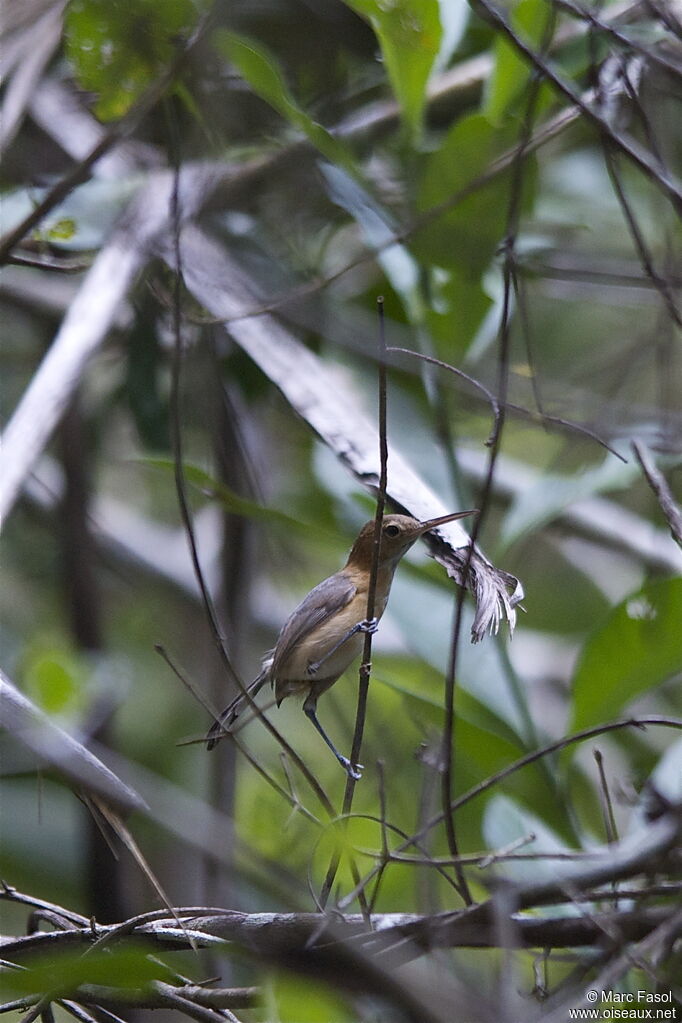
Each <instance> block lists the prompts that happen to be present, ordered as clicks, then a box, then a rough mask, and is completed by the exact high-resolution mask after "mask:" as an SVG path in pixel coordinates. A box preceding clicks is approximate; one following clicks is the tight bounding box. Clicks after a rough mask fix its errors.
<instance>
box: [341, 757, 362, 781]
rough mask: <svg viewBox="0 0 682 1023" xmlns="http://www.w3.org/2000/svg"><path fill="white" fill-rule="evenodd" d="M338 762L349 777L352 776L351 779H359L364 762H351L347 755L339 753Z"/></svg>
mask: <svg viewBox="0 0 682 1023" xmlns="http://www.w3.org/2000/svg"><path fill="white" fill-rule="evenodd" d="M339 763H340V764H341V767H342V768H343V769H344V771H345V772H346V774H347V775H348V777H349V778H352V779H353V781H360V779H361V778H362V772H363V771H364V769H365V765H364V764H351V762H350V760H349V759H348V757H344V756H341V754H339Z"/></svg>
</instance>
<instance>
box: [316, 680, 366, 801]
mask: <svg viewBox="0 0 682 1023" xmlns="http://www.w3.org/2000/svg"><path fill="white" fill-rule="evenodd" d="M303 711H304V713H305V715H306V717H307V718H309V720H310V721H312V723H313V725H314V726H315V728H316V729H317V730H318V732H319V733H320V735H321V736H322V738H323V739H324V741H325V742H326V743H327V745H328V746H329V749H330V750H331V751H332V753H333V754H334V756H335V757H336V759H337V760H338V762H339V763H340V764H341V767H342V768H343V769H344V771H345V772H346V774H347V775H348V776H349V777H350V778H352V779H353V780H354V781H359V780H360V778H362V764H355V765H354V764H351V762H350V760H349V759H348V757H344V756H343V754H342V753H339V751H338V750H337V748H336V746H335V745H334V743H333V742H332V741H331V739H330V738H329V736H328V735H327V733H326V732H325V730H324V728H323V727H322V725H321V724H320V722H319V721H318V720H317V697H316V696H314V695H313V693H312V692H311V693H310V694H309V695H308V696H307V697H306V700H305V703H304V704H303Z"/></svg>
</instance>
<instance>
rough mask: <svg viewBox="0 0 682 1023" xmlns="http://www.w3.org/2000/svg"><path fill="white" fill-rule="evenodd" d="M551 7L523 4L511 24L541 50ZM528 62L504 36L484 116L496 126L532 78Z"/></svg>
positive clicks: (530, 0)
mask: <svg viewBox="0 0 682 1023" xmlns="http://www.w3.org/2000/svg"><path fill="white" fill-rule="evenodd" d="M550 14H551V6H550V5H549V4H547V3H545V0H520V3H518V4H517V5H516V7H515V9H514V12H513V14H512V17H511V23H512V26H513V28H514V29H515V31H516V32H517V33H518V34H519V35H520V37H521V38H522V39H523V40H524V41H526V42H529V43H531V44H532V45H533V46H534V47H537V46H538V45H539V44H540V43H541V42H542V38H543V35H544V32H545V26H546V24H547V19H548V17H549V16H550ZM530 73H531V72H530V69H529V67H528V63H527V61H525V60H524V58H523V57H521V56H520V54H519V51H518V50H517V48H516V47H515V46H514V44H513V43H511V42H509V41H508V40H507V39H505V38H503V37H502V36H498V38H497V40H496V42H495V68H494V71H493V73H492V75H491V76H490V78H489V80H488V85H487V88H486V94H485V101H484V104H483V112H484V113H485V115H486V117H488V118H489V119H490V120H491V121H492V122H493V124H496V125H498V124H500V122H501V121H502V119H503V118H504V115H505V114H506V113H507V111H508V109H509V107H510V106H512V105H513V104H514V102H515V101H516V100H517V99H518V98H519V96H520V95H521V93H522V92H523V90H524V89H525V87H526V84H527V83H528V80H529V77H530Z"/></svg>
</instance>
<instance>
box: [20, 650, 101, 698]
mask: <svg viewBox="0 0 682 1023" xmlns="http://www.w3.org/2000/svg"><path fill="white" fill-rule="evenodd" d="M21 675H22V683H23V686H24V688H25V690H26V694H27V696H29V697H30V698H31V699H32V700H33V701H34V702H35V703H37V704H38V706H39V707H41V708H42V709H43V710H44V711H46V713H48V714H50V715H65V714H66V715H68V714H71V713H74V712H75V711H77V710H78V709H80V707H81V705H82V703H83V700H84V690H85V685H86V675H85V670H84V666H83V663H82V662H81V660H80V659H79V657H78V656H77V654H75V653H74V652H73V651H72V650H69V649H68V648H67V647H65V646H64V644H63V642H60V640H59V639H58V638H55V639H51V638H45V637H43V638H42V639H41V638H38V639H36V641H35V642H34V643H33V644H30V645H29V646H28V647H27V649H26V650H25V653H24V657H23V661H22V668H21Z"/></svg>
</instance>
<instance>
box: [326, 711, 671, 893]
mask: <svg viewBox="0 0 682 1023" xmlns="http://www.w3.org/2000/svg"><path fill="white" fill-rule="evenodd" d="M650 726H651V727H661V728H675V729H680V730H682V719H680V718H668V717H662V716H651V717H641V718H626V719H624V720H621V721H610V722H608V723H607V724H605V725H595V726H594V727H593V728H585V729H583V730H582V731H580V732H575V733H574V734H573V735H569V736H566V737H565V738H563V739H557V740H556V741H555V742H551V743H548V744H547V745H546V746H542V747H541V748H540V749H537V750H533V751H532V752H531V753H526V754H525V756H523V757H520V758H519V759H518V760H515V761H514V762H513V763H511V764H508V765H507V767H504V768H502V769H501V770H500V771H496V772H495V773H494V774H491V775H489V777H487V778H485V779H484V780H483V781H480V782H479V783H478V784H477V785H474V786H473V787H472V788H470V789H469V790H468V792H464V793H463V794H462V795H461V796H458V797H457V798H456V799H453V801H452V803H451V804H450V811H455V810H459V809H461V807H463V806H465V805H466V804H467V803H469V802H471V800H472V799H477V798H478V797H479V796H482V795H483V794H484V793H485V792H488V791H489V790H490V789H491V788H494V787H495V786H496V785H499V784H500V782H502V781H505V779H507V778H509V777H510V776H511V775H513V774H516V772H517V771H520V770H522V769H523V768H524V767H528V766H530V764H534V763H537V762H538V761H540V760H543V759H544V758H545V757H548V756H551V755H552V754H553V753H557V752H559V751H560V750H562V749H566V748H568V747H569V746H574V745H576V744H577V743H581V742H585V741H586V740H587V739H593V738H594V737H595V736H597V735H606V734H607V733H609V732H616V731H620V730H621V729H622V728H639V729H646V728H647V727H650ZM443 819H444V814H443V812H442V811H441V812H439V813H437V814H434V815H433V816H432V817H430V818H429V819H428V820H427V821H425V822H424V824H422V826H421V827H420V828H419V829H418V830H417V831H415V832H414V833H413V834H412V835H410V836H409V838H407V839H406V840H405V841H404V842H403V843H402V844H401V845H399V846H397V847H396V848H395V849H394V850H393V853H394V854H395V853H400V852H404V851H405V850H406V849H409V848H410V846H412V845H414V846H416V845H417V843H419V842H421V841H422V839H424V838H425V836H426V835H427V834H428V833H429V832H430V831H432V830H433V828H435V827H438V825H439V824H441V823H442V822H443ZM377 870H378V868H377V867H373V868H372V869H371V870H370V871H368V872H367V874H366V876H365V878H364V879H363V881H362V884H363V885H367V884H369V882H370V881H371V880H372V878H373V877H376V874H377ZM355 894H356V893H355V891H352V892H349V893H348V895H346V896H345V897H344V898H343V899H342V900H341V903H340V907H341V908H342V909H343V908H344V906H346V905H349V904H350V902H351V901H352V900H353V898H354V897H355Z"/></svg>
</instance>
